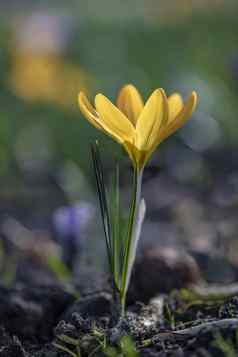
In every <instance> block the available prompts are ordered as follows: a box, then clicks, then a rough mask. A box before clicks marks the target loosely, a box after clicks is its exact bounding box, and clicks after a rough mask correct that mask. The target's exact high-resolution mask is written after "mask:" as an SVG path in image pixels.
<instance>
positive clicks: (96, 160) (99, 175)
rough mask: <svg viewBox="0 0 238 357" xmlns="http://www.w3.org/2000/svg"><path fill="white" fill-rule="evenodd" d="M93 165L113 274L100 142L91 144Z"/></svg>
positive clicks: (108, 216) (109, 223) (108, 215)
mask: <svg viewBox="0 0 238 357" xmlns="http://www.w3.org/2000/svg"><path fill="white" fill-rule="evenodd" d="M91 151H92V160H93V167H94V172H95V177H96V184H97V192H98V197H99V204H100V210H101V216H102V223H103V230H104V235H105V242H106V248H107V256H108V262H109V267H110V270H111V273H112V274H113V262H112V242H111V241H112V239H111V221H110V214H109V208H108V202H107V193H106V188H105V180H104V175H103V168H102V162H101V158H100V152H99V148H98V143H97V142H96V143H95V144H94V145H91Z"/></svg>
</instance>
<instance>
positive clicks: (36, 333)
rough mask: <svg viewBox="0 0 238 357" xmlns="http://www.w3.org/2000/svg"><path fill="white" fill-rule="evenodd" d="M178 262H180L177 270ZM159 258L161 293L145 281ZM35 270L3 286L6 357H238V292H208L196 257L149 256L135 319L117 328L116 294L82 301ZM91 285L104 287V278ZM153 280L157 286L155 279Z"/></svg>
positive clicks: (138, 271)
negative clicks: (113, 314)
mask: <svg viewBox="0 0 238 357" xmlns="http://www.w3.org/2000/svg"><path fill="white" fill-rule="evenodd" d="M171 256H173V257H175V258H176V259H174V260H173V262H174V264H172V262H171ZM150 257H151V260H150ZM156 257H157V258H158V260H159V265H158V266H159V267H160V271H163V276H162V277H161V279H162V280H161V282H160V283H159V282H158V286H157V287H156V289H154V290H153V289H151V287H150V286H149V284H148V281H146V283H144V277H143V274H145V276H146V275H147V276H148V271H147V268H148V269H149V271H151V269H150V267H151V266H154V269H152V271H155V270H156V269H155V268H156V266H157V265H156V264H155V262H156V259H157V258H156ZM168 257H169V259H170V260H169V262H170V264H168ZM179 257H180V258H181V259H180V258H179ZM179 261H181V262H183V264H182V266H181V269H180V268H179V267H180V263H179ZM163 262H164V263H163ZM30 264H31V263H30V262H29V263H28V266H27V267H25V269H27V271H31V275H30V277H28V279H26V275H24V274H23V271H20V272H21V273H18V274H17V275H16V280H15V282H14V283H13V284H12V286H11V287H6V286H3V285H2V286H0V357H70V356H71V357H72V356H73V357H79V356H81V357H84V356H99V357H100V356H112V357H113V356H128V357H130V356H131V357H133V356H142V357H143V356H148V357H149V356H159V357H163V356H168V357H174V356H180V357H191V356H192V357H209V356H216V357H219V356H236V355H237V352H236V351H238V335H237V330H238V287H237V286H236V284H233V285H229V286H224V285H220V286H213V285H212V286H206V285H205V284H204V282H202V278H201V272H199V267H198V266H196V261H195V260H194V259H193V258H192V257H189V256H188V255H186V259H185V255H184V254H181V255H179V254H177V255H176V254H174V255H173V254H172V253H171V252H168V251H164V252H163V251H160V254H159V255H158V256H156V255H155V254H152V253H148V252H147V254H146V255H145V260H144V270H143V269H142V265H143V260H141V259H140V260H138V263H137V264H136V267H135V272H134V276H133V281H132V288H131V289H130V294H129V298H128V303H129V306H128V312H127V316H126V318H125V319H122V320H120V321H118V323H117V324H116V325H115V324H112V322H111V320H110V316H111V311H112V309H113V305H112V298H111V294H110V290H109V289H108V287H106V286H104V288H103V286H101V288H100V287H99V288H100V289H99V290H100V291H95V292H92V293H88V292H86V293H83V291H82V292H80V293H81V297H80V298H78V296H77V294H78V292H77V291H76V289H75V288H74V287H73V286H69V285H65V284H62V283H59V282H58V281H57V280H56V278H55V277H53V276H52V273H51V272H48V273H49V276H48V279H43V280H45V281H47V284H44V285H42V284H39V283H37V282H41V281H42V276H45V277H47V271H46V270H45V269H43V270H42V267H40V265H39V266H38V269H37V266H34V269H33V268H32V269H30V267H29V265H30ZM146 264H148V267H147V265H146ZM163 264H164V265H163ZM186 264H187V266H186ZM161 269H162V270H161ZM166 269H169V271H168V274H167V270H166ZM189 269H190V271H189ZM185 271H186V274H185ZM182 272H184V274H182ZM165 274H167V280H166V286H165V289H164V290H163V289H162V286H163V284H162V282H163V281H164V279H165ZM33 276H35V279H33ZM87 279H88V282H90V280H91V281H93V280H97V273H94V275H93V279H90V278H89V277H87ZM157 280H158V281H159V280H160V277H159V275H157ZM151 281H152V284H153V285H154V282H155V280H154V278H152V280H151ZM176 281H177V285H176V284H175V282H176ZM178 282H179V283H178ZM161 284H162V285H161ZM133 285H134V288H133ZM173 286H176V288H177V289H176V290H174V289H173V288H172V287H173ZM189 286H190V288H189ZM139 288H140V289H141V292H140V294H138V291H139ZM133 289H134V290H133ZM158 289H159V291H158ZM156 290H157V291H156ZM133 291H134V292H133ZM143 292H144V293H143ZM156 292H157V293H156ZM139 300H140V301H143V302H138V301H139ZM128 336H130V340H128ZM122 341H124V344H123V343H122ZM131 341H133V342H131ZM128 346H129V347H130V348H129V347H128ZM134 349H136V350H137V354H136V352H135V351H134ZM228 353H229V354H228ZM232 353H233V354H232Z"/></svg>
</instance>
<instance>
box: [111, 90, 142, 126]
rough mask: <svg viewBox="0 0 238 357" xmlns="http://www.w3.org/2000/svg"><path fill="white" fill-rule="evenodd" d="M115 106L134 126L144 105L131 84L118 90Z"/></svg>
mask: <svg viewBox="0 0 238 357" xmlns="http://www.w3.org/2000/svg"><path fill="white" fill-rule="evenodd" d="M117 106H118V108H119V109H120V110H121V111H122V112H123V113H124V114H125V115H126V117H127V118H128V119H129V120H130V121H131V122H132V124H133V125H136V122H137V119H138V117H139V115H140V113H141V112H142V109H143V107H144V103H143V100H142V98H141V95H140V93H139V92H138V90H137V89H136V88H135V87H134V86H133V85H132V84H128V85H126V86H124V87H123V88H122V89H121V90H120V92H119V95H118V98H117Z"/></svg>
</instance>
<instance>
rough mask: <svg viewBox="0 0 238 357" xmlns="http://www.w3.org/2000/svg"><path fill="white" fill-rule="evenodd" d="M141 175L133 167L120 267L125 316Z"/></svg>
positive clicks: (122, 313) (122, 311) (122, 303)
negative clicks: (128, 210)
mask: <svg viewBox="0 0 238 357" xmlns="http://www.w3.org/2000/svg"><path fill="white" fill-rule="evenodd" d="M142 176H143V169H141V170H139V169H138V168H134V172H133V190H132V200H131V207H130V216H129V222H128V231H127V236H126V242H125V243H126V248H125V254H124V257H123V269H122V282H121V294H120V300H121V315H122V317H124V316H125V304H126V294H127V290H128V285H129V282H130V277H131V268H132V264H133V261H131V260H132V259H133V258H132V256H133V255H135V252H134V251H133V249H134V250H135V249H136V246H135V244H134V243H135V242H134V239H135V233H136V226H137V221H138V213H139V205H140V200H141V185H142Z"/></svg>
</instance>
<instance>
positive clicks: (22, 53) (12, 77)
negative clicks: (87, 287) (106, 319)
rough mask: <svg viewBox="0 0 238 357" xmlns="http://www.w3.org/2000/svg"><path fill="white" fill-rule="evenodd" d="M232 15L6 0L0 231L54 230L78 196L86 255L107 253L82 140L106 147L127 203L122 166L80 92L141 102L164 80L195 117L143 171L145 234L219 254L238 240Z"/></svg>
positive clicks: (201, 7)
mask: <svg viewBox="0 0 238 357" xmlns="http://www.w3.org/2000/svg"><path fill="white" fill-rule="evenodd" d="M237 13H238V3H237V1H236V0H234V1H233V0H226V1H225V0H172V1H168V0H138V1H133V0H127V1H120V2H119V1H117V2H116V1H109V0H101V1H100V2H96V1H93V0H87V1H84V2H82V1H80V0H78V1H67V2H66V1H63V0H61V1H57V2H56V1H51V2H49V1H46V0H45V1H38V2H37V4H35V3H34V2H33V1H32V0H21V1H20V0H8V1H7V2H6V1H5V0H0V18H1V21H0V108H1V110H0V182H1V189H0V232H1V230H2V231H3V233H4V234H5V235H7V236H10V237H12V236H13V237H16V239H15V241H16V242H18V241H19V239H18V235H16V234H15V233H16V232H18V230H19V227H18V225H17V226H16V227H15V225H14V224H13V222H12V221H11V220H10V223H9V222H8V218H9V217H13V218H14V219H16V220H17V221H18V222H20V223H21V224H23V225H24V226H25V227H27V228H29V227H30V229H35V230H36V232H37V234H38V230H40V237H41V238H42V235H43V236H46V237H48V235H49V236H50V238H51V237H52V236H53V234H52V221H53V224H55V226H57V225H59V226H60V228H62V227H61V224H62V222H61V219H62V220H64V217H63V216H66V218H65V219H66V221H67V219H68V216H69V217H71V216H70V214H68V211H67V209H68V208H69V211H70V212H71V206H72V205H73V204H74V203H76V206H74V209H76V211H77V210H79V211H80V210H81V209H82V207H80V208H78V207H77V204H78V202H79V203H80V204H81V203H82V205H83V207H84V203H85V201H86V202H90V204H91V205H92V207H93V209H92V212H91V211H90V210H89V213H87V212H86V213H85V216H87V215H88V216H90V219H91V221H90V220H88V223H90V224H88V226H89V227H90V229H89V232H87V234H85V236H87V237H88V238H91V240H90V239H89V243H88V245H89V249H88V250H89V251H90V252H92V254H94V255H95V256H96V255H97V256H98V257H100V254H98V252H99V251H100V250H101V252H102V254H104V253H103V252H104V245H103V241H102V240H101V243H98V242H99V239H97V238H99V236H100V237H101V238H102V237H103V234H102V229H101V226H100V223H99V222H100V221H99V220H100V214H99V211H98V210H97V208H98V207H97V205H96V202H97V198H96V197H95V182H94V180H93V170H92V163H91V155H90V143H91V142H92V141H93V140H95V139H99V140H100V142H101V144H102V145H101V146H102V149H103V150H102V151H103V152H102V156H103V163H104V166H105V170H106V172H107V173H108V175H107V178H108V177H109V176H110V174H111V172H112V170H111V169H112V168H113V165H114V163H115V159H119V160H120V167H121V173H122V175H121V186H122V196H123V197H122V201H123V203H125V206H126V204H127V203H128V198H129V194H128V193H129V188H130V182H131V181H130V179H131V176H130V162H129V159H128V157H127V155H125V153H124V151H123V149H122V148H121V147H120V146H119V145H117V144H116V143H114V142H113V141H112V140H111V139H110V138H108V137H106V136H104V135H103V134H102V133H99V132H98V131H97V130H95V129H94V128H93V127H92V126H91V125H90V124H89V123H88V122H87V121H86V120H85V119H84V118H83V116H82V115H81V113H80V111H79V109H78V105H77V96H78V93H79V91H80V90H84V91H86V92H87V94H88V95H89V97H90V98H91V99H92V100H93V97H94V95H95V94H96V93H98V92H102V93H104V94H105V95H106V96H108V97H109V98H110V99H112V100H115V98H116V94H117V92H118V90H119V89H120V87H121V86H123V85H125V84H126V83H133V84H134V85H135V86H136V87H137V88H138V89H139V90H140V91H141V93H142V94H143V96H144V99H146V98H148V96H149V95H150V93H151V92H152V91H153V90H154V89H155V88H158V87H163V88H164V89H165V91H166V93H167V94H168V95H170V94H172V93H173V92H175V91H176V92H180V93H181V94H182V95H183V96H184V98H186V97H188V96H189V94H190V93H191V91H192V90H196V91H197V93H198V96H199V103H198V108H197V110H196V112H195V113H194V114H193V117H192V118H191V120H189V122H188V123H187V124H186V125H185V127H184V128H182V129H181V130H179V131H178V132H177V133H176V134H175V135H173V136H172V137H170V138H169V139H168V140H167V141H166V142H165V143H163V144H162V145H161V146H160V148H159V149H158V150H157V152H156V153H155V154H154V156H153V159H152V160H151V162H150V163H149V165H148V166H147V168H146V170H145V176H144V184H143V195H144V197H145V199H146V201H147V202H148V205H147V206H148V210H147V216H146V222H145V224H144V228H143V234H142V235H143V237H142V239H141V241H142V242H143V243H144V242H145V241H146V242H147V241H148V242H149V241H156V242H157V243H158V242H159V243H161V244H168V245H173V246H174V245H175V246H176V244H178V243H179V244H183V242H184V243H185V244H184V245H185V246H186V247H188V243H187V242H192V241H193V240H196V242H197V243H196V247H195V248H196V249H201V250H204V251H205V252H207V251H208V250H209V249H210V250H211V252H212V254H213V253H214V246H215V247H218V248H219V249H220V247H221V246H222V249H223V250H222V254H223V253H224V254H227V252H228V246H227V245H226V244H227V242H228V241H229V239H233V240H234V245H235V247H236V246H237V243H236V241H237V229H238V225H237V208H238V150H237V149H238V145H237V141H238V124H237V122H238V99H237V97H238V27H237ZM81 201H82V202H81ZM59 207H61V208H62V207H63V211H59V212H58V211H57V209H58V208H59ZM95 207H96V208H95ZM64 209H66V211H64ZM82 211H83V212H84V208H83V209H82ZM86 211H87V207H86ZM55 212H56V216H57V214H58V213H60V214H59V216H60V217H59V222H58V220H56V221H57V222H56V223H55V222H54V214H55ZM57 212H58V213H57ZM125 212H127V211H126V210H125ZM76 213H77V212H76ZM80 215H81V211H80V214H79V216H80ZM125 215H126V213H125ZM76 216H77V214H76ZM52 217H53V218H52ZM62 217H63V218H62ZM84 218H85V217H84ZM81 219H82V218H81V216H80V218H78V221H79V222H76V223H77V224H78V223H79V227H78V226H77V224H76V226H77V229H78V230H79V231H80V234H81V228H80V225H81ZM86 221H87V220H86ZM6 222H7V228H6V227H5V226H4V224H5V223H6ZM66 223H67V224H68V226H70V225H71V223H72V222H71V221H70V219H69V222H66ZM5 225H6V224H5ZM85 225H86V224H85ZM72 226H73V225H72ZM9 227H10V228H9ZM54 228H55V227H54ZM56 228H57V227H56ZM71 228H72V227H71V226H70V227H69V230H71ZM73 228H74V227H73ZM9 230H10V231H9ZM41 230H42V231H41ZM59 230H60V229H59ZM42 232H43V233H42ZM20 234H23V235H24V234H25V231H23V233H22V232H20ZM37 234H36V236H37V241H38V242H40V240H41V239H38V238H39V237H38V235H37ZM80 234H79V235H80ZM48 238H49V237H48ZM144 238H146V239H144ZM226 238H227V239H226ZM228 238H229V239H228ZM80 240H82V239H81V237H80V239H79V241H80ZM186 240H187V241H186ZM221 240H222V241H223V243H222V244H220V243H219V244H220V245H219V244H218V243H217V242H218V241H219V242H220V241H221ZM214 242H215V243H214ZM80 244H81V241H80ZM192 244H193V245H194V246H195V243H191V246H192ZM234 245H233V246H234ZM194 246H192V248H193V249H195V248H194ZM229 246H230V247H231V248H230V250H229V252H230V253H229V254H230V255H231V257H232V260H235V261H236V262H238V258H237V254H235V253H234V252H236V251H237V250H236V249H233V248H232V247H233V246H231V245H229ZM90 247H91V248H90ZM90 249H91V250H90ZM233 253H234V254H233ZM233 255H235V256H233ZM237 264H238V263H237Z"/></svg>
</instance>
